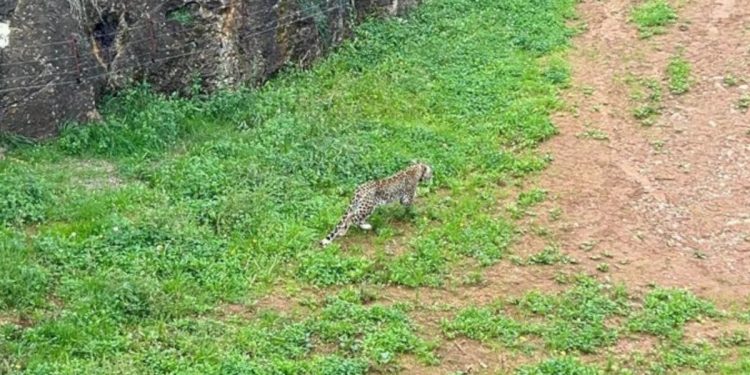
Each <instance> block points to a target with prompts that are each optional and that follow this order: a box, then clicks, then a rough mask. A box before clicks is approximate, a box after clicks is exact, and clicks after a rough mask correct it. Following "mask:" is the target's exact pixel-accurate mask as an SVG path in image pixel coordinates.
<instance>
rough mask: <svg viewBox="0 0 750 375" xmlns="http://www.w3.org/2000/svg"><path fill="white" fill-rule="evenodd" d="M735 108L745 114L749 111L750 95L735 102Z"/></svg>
mask: <svg viewBox="0 0 750 375" xmlns="http://www.w3.org/2000/svg"><path fill="white" fill-rule="evenodd" d="M737 108H738V109H739V110H740V111H742V112H747V110H748V109H750V94H744V95H742V96H741V97H740V99H739V100H737Z"/></svg>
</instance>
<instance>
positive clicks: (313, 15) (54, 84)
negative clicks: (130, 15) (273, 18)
mask: <svg viewBox="0 0 750 375" xmlns="http://www.w3.org/2000/svg"><path fill="white" fill-rule="evenodd" d="M341 8H344V7H343V6H336V7H331V8H328V9H326V10H325V11H323V10H321V11H319V12H317V13H315V14H311V15H307V16H305V17H300V18H297V19H294V20H292V21H290V22H287V23H284V24H281V25H275V26H273V27H270V28H268V29H265V30H262V31H259V32H255V33H245V34H243V33H240V34H238V35H239V36H245V37H247V36H255V35H261V34H264V33H267V32H269V31H273V30H276V29H278V28H279V27H284V26H288V25H291V24H293V23H296V22H299V21H301V20H304V19H308V18H313V17H315V16H318V15H322V14H325V13H327V12H330V11H332V10H335V9H341ZM201 52H203V51H193V52H188V53H182V54H177V55H170V56H166V57H162V58H157V59H153V60H152V62H153V63H156V62H163V61H169V60H172V59H176V58H180V57H186V56H192V55H195V54H198V53H201ZM139 65H140V64H134V65H130V66H127V65H126V66H123V67H120V68H118V69H117V70H115V71H111V72H106V73H101V74H96V75H91V76H85V77H78V78H77V79H75V80H70V81H62V82H54V78H55V77H58V78H59V77H62V76H63V75H67V74H73V73H78V69H75V70H71V71H67V72H63V73H59V74H55V75H49V77H53V81H50V82H47V83H45V84H38V85H24V86H16V87H9V88H5V89H0V94H6V93H9V92H14V91H21V90H33V89H40V88H45V87H51V86H61V85H67V84H80V83H82V82H84V81H88V80H92V79H96V78H101V77H106V76H110V75H115V74H117V73H119V72H120V71H121V70H125V69H129V68H133V67H137V66H139ZM97 67H101V66H100V65H90V66H87V67H82V68H81V71H84V70H93V69H94V68H97ZM40 78H41V77H40Z"/></svg>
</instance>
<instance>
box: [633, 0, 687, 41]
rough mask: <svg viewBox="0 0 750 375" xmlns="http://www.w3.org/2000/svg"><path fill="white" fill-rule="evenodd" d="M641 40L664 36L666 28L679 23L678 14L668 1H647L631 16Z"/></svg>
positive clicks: (636, 8) (635, 9)
mask: <svg viewBox="0 0 750 375" xmlns="http://www.w3.org/2000/svg"><path fill="white" fill-rule="evenodd" d="M630 17H631V20H632V21H633V22H634V23H635V24H636V26H637V27H638V32H639V34H640V36H641V38H648V37H651V36H654V35H659V34H664V32H665V28H666V26H668V25H671V24H673V23H675V22H676V21H677V12H675V10H674V8H673V7H672V5H670V4H669V2H667V1H666V0H646V1H645V2H644V3H642V4H640V5H638V6H636V7H635V8H634V9H633V11H632V12H631V14H630Z"/></svg>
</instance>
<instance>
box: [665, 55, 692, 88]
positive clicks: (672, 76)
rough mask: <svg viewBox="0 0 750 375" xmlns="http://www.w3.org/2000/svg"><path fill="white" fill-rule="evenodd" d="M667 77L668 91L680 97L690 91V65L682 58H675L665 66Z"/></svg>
mask: <svg viewBox="0 0 750 375" xmlns="http://www.w3.org/2000/svg"><path fill="white" fill-rule="evenodd" d="M667 77H668V79H669V91H670V92H671V93H672V94H675V95H680V94H684V93H686V92H687V91H688V90H689V89H690V84H691V82H690V79H691V78H690V63H689V62H688V61H687V60H685V59H684V58H683V57H682V56H675V57H673V58H672V59H671V60H670V61H669V65H667Z"/></svg>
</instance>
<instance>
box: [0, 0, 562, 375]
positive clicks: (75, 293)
mask: <svg viewBox="0 0 750 375" xmlns="http://www.w3.org/2000/svg"><path fill="white" fill-rule="evenodd" d="M574 5H575V1H574V0H534V1H532V2H529V1H525V0H524V1H522V0H511V1H504V2H502V3H498V2H496V1H491V0H430V1H426V2H425V3H424V4H423V5H422V6H421V7H419V8H418V9H417V10H416V11H414V12H413V13H412V14H411V15H410V16H408V17H406V18H404V19H401V20H389V21H378V20H372V21H368V22H366V23H365V24H364V25H362V26H361V27H358V28H357V30H356V39H355V40H354V41H351V42H348V43H345V44H344V45H343V46H341V47H340V48H339V49H338V51H337V52H336V53H335V54H333V55H332V56H330V57H329V58H327V59H325V60H324V61H322V62H320V64H319V65H318V66H317V67H315V68H313V69H311V70H308V71H302V70H295V69H288V70H286V71H284V72H282V73H280V74H279V75H278V77H276V78H275V79H273V80H272V81H270V82H269V83H268V84H267V85H265V86H264V87H263V88H260V89H257V90H240V91H238V92H234V93H231V92H222V93H217V94H215V95H212V96H210V97H193V98H179V97H174V96H165V95H160V94H155V93H153V92H152V91H151V90H150V89H149V88H148V86H147V85H140V86H138V87H136V88H134V89H132V90H129V91H127V92H125V93H122V94H120V95H118V96H117V97H114V98H112V99H111V100H108V101H107V102H106V104H105V105H104V106H103V108H102V113H103V114H104V118H105V120H104V122H103V123H101V124H96V125H95V126H76V125H72V126H68V127H66V128H65V129H64V130H63V131H62V135H61V137H60V138H59V139H58V140H56V141H54V142H50V143H48V144H44V145H31V146H30V145H23V144H20V145H16V146H14V147H12V149H11V150H10V151H9V152H8V153H7V154H6V157H5V159H3V160H2V161H0V192H1V193H2V194H0V225H2V227H3V229H2V230H1V231H0V244H2V245H3V246H2V249H0V253H2V254H1V255H2V257H3V259H4V261H3V262H2V265H0V271H1V272H2V275H3V276H2V278H0V316H11V317H12V316H21V315H22V316H24V317H28V318H29V319H30V322H31V323H30V326H29V327H25V326H21V325H15V324H10V325H4V326H3V328H2V329H0V357H2V358H4V359H3V361H0V372H4V371H6V370H9V369H13V371H8V372H14V371H15V369H22V370H25V371H26V372H28V373H50V372H59V373H174V372H183V373H184V372H194V373H230V372H236V373H253V372H254V373H272V372H274V371H275V372H277V373H330V374H356V373H362V372H364V371H370V370H373V369H377V368H378V367H379V366H385V367H386V368H389V366H395V363H396V362H397V360H398V358H399V357H400V356H402V355H415V356H418V357H420V358H423V359H424V360H425V361H426V362H431V361H432V360H433V359H432V358H431V356H430V354H429V353H430V349H429V348H430V345H428V344H427V343H425V341H424V340H423V339H420V338H419V337H418V336H417V335H416V331H417V328H416V327H415V326H413V325H412V324H411V323H410V320H409V319H408V311H407V310H406V309H402V308H397V307H392V308H391V307H370V306H364V305H362V304H359V303H355V302H351V301H348V300H337V301H333V302H330V303H327V304H326V305H325V307H322V308H321V309H319V310H314V311H312V312H311V313H310V314H311V315H310V316H306V317H290V316H286V315H284V314H282V313H280V312H279V313H276V314H271V315H253V314H251V316H248V317H246V318H245V319H244V320H241V321H239V322H234V321H227V320H225V319H223V318H216V317H215V316H214V314H215V311H216V309H220V308H221V306H222V304H223V303H225V302H239V301H247V300H254V299H256V298H258V297H260V296H263V295H264V294H266V293H268V292H269V290H270V289H271V286H272V285H274V284H278V283H281V284H283V283H292V284H298V285H301V286H302V287H309V288H325V287H328V286H334V285H336V286H342V285H347V284H359V283H372V284H377V285H387V284H395V285H404V286H408V287H421V286H440V285H444V284H445V283H446V281H448V280H449V278H450V277H451V276H450V275H451V273H452V272H455V273H457V274H458V277H460V276H461V273H476V272H477V269H481V268H482V267H485V266H487V265H491V264H495V263H496V262H498V261H500V260H501V259H503V257H504V256H505V255H506V254H507V253H508V247H509V246H510V243H511V242H512V240H513V238H514V233H515V224H514V223H513V220H511V219H509V218H506V217H505V212H498V211H502V210H497V209H496V207H497V202H498V200H500V199H501V197H502V191H501V189H498V188H497V186H498V184H499V183H501V182H506V181H508V180H513V179H521V178H523V177H524V176H526V175H528V174H530V173H534V172H538V171H540V170H541V169H543V168H544V167H545V166H546V165H547V163H548V162H549V158H547V157H545V156H543V155H540V154H539V153H538V152H537V151H536V150H535V147H536V146H537V145H538V144H539V143H540V142H542V141H544V140H546V139H548V138H550V137H551V136H553V135H554V134H555V133H556V130H555V128H554V126H553V125H552V122H551V121H550V117H549V115H550V113H551V112H553V111H555V110H556V109H558V108H560V102H559V100H558V93H559V92H560V90H562V89H563V88H564V87H565V86H567V85H568V84H569V83H568V80H569V72H568V69H567V67H566V65H565V63H564V59H561V58H559V56H560V52H561V51H563V50H564V49H565V48H566V46H567V44H568V41H569V38H570V36H571V35H572V34H573V31H572V30H571V29H569V28H568V27H567V26H566V22H567V20H568V19H569V18H570V17H571V16H572V15H573V7H574ZM176 21H178V22H180V20H179V19H177V20H176ZM183 21H184V20H183ZM549 56H554V58H547V57H549ZM542 57H545V58H542ZM412 159H419V160H423V161H425V162H428V163H430V164H431V165H432V166H433V167H434V171H435V179H434V182H433V184H432V185H430V186H425V187H422V188H420V191H419V198H418V200H417V202H416V205H415V208H414V210H412V211H411V212H405V210H401V209H399V208H395V207H394V208H389V209H384V210H379V211H378V212H377V213H376V214H375V216H374V217H373V220H372V222H373V224H374V225H375V231H374V232H370V233H362V232H360V231H358V230H356V229H355V230H352V231H351V233H350V234H349V236H348V238H347V240H349V241H351V242H352V243H353V245H352V246H346V249H342V246H343V245H342V243H343V242H339V243H336V244H335V245H334V246H332V247H331V248H329V249H326V250H324V251H321V250H319V249H318V247H317V242H318V240H319V239H320V238H322V237H323V236H324V235H325V233H326V232H327V231H329V230H330V229H331V227H332V226H333V225H335V223H336V220H337V219H338V217H339V216H340V215H341V213H342V212H343V210H344V208H345V206H346V204H348V201H349V199H350V196H351V194H352V192H353V190H354V188H355V186H356V185H357V184H359V183H362V182H364V181H367V180H370V179H375V178H380V177H383V176H386V175H388V174H391V173H393V172H395V171H397V170H399V169H401V168H403V167H404V166H405V165H407V164H408V162H409V161H410V160H412ZM438 193H439V194H438ZM542 195H543V194H541V193H540V192H531V193H529V194H527V195H523V196H521V197H519V202H518V203H519V204H520V205H521V206H522V207H527V206H531V205H533V204H535V202H536V201H538V200H539V199H540V197H541V196H542ZM542 198H543V197H542ZM344 242H345V241H344ZM392 242H395V243H397V244H398V249H397V251H396V252H395V253H389V252H387V251H386V250H387V249H386V244H387V243H392ZM467 261H471V262H473V263H472V264H475V265H476V267H474V268H472V267H469V269H464V268H461V269H457V268H456V267H457V266H458V265H461V264H465V263H467Z"/></svg>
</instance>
